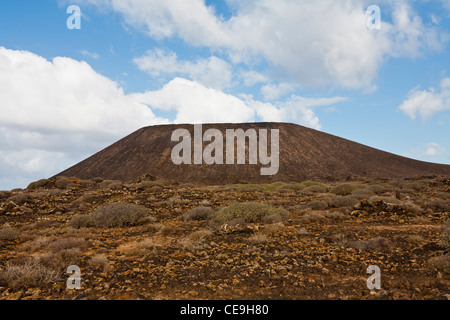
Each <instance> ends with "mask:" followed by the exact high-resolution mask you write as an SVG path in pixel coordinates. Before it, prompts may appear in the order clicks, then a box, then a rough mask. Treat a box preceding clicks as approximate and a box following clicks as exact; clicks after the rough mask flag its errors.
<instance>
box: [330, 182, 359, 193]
mask: <svg viewBox="0 0 450 320" xmlns="http://www.w3.org/2000/svg"><path fill="white" fill-rule="evenodd" d="M356 189H358V187H357V186H356V185H354V184H350V183H343V184H339V185H337V186H335V187H333V188H331V190H330V192H331V193H333V194H335V195H339V196H347V195H349V194H351V193H352V192H353V191H355V190H356Z"/></svg>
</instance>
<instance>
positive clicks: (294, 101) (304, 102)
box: [245, 95, 348, 130]
mask: <svg viewBox="0 0 450 320" xmlns="http://www.w3.org/2000/svg"><path fill="white" fill-rule="evenodd" d="M347 100H348V98H345V97H333V98H304V97H300V96H296V95H293V96H291V97H290V98H289V99H288V100H287V101H285V102H274V103H268V102H265V103H264V102H260V101H255V100H253V99H251V98H247V99H246V100H245V101H246V103H247V104H248V105H249V106H251V107H252V108H253V109H255V112H256V114H257V115H258V117H259V118H260V119H261V120H262V121H267V122H293V123H298V124H300V125H303V126H306V127H309V128H312V129H316V130H321V129H322V125H321V124H320V120H319V118H318V117H317V116H316V114H315V113H314V108H316V107H321V106H329V105H334V104H336V103H341V102H344V101H347Z"/></svg>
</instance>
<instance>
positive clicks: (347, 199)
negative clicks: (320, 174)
mask: <svg viewBox="0 0 450 320" xmlns="http://www.w3.org/2000/svg"><path fill="white" fill-rule="evenodd" d="M358 203H359V200H358V199H357V198H355V197H353V196H334V197H332V198H331V199H330V201H329V205H330V207H332V208H342V207H354V206H356V205H357V204H358Z"/></svg>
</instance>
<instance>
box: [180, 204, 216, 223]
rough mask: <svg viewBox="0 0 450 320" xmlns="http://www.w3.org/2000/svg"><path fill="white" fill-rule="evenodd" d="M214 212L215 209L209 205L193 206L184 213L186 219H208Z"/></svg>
mask: <svg viewBox="0 0 450 320" xmlns="http://www.w3.org/2000/svg"><path fill="white" fill-rule="evenodd" d="M213 213H214V210H213V209H211V208H209V207H197V208H192V209H191V210H189V211H188V212H186V213H185V214H183V218H184V220H185V221H191V220H194V221H199V220H207V219H209V218H210V217H211V216H212V214H213Z"/></svg>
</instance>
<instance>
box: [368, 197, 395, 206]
mask: <svg viewBox="0 0 450 320" xmlns="http://www.w3.org/2000/svg"><path fill="white" fill-rule="evenodd" d="M380 201H382V202H384V203H386V204H401V203H402V202H401V201H400V200H398V199H395V198H392V197H383V196H373V197H370V198H369V199H367V202H368V203H375V202H380Z"/></svg>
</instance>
